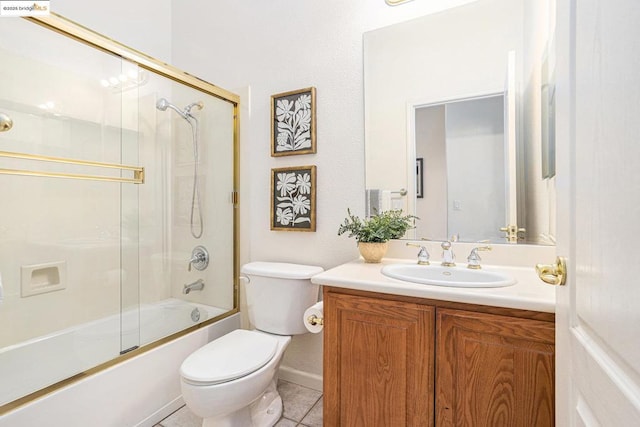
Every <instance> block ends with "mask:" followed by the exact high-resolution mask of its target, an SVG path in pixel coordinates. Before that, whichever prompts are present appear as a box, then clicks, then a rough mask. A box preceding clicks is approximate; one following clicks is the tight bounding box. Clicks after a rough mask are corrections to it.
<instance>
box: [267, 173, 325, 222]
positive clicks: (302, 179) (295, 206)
mask: <svg viewBox="0 0 640 427" xmlns="http://www.w3.org/2000/svg"><path fill="white" fill-rule="evenodd" d="M311 168H312V169H297V170H296V169H285V170H284V171H283V170H282V169H281V170H280V171H274V173H275V177H274V182H273V186H274V188H275V194H274V195H273V197H274V200H273V203H274V206H273V208H274V209H275V212H273V214H274V218H273V223H274V226H276V227H278V226H280V227H287V228H297V227H298V228H304V226H300V225H299V224H303V223H308V224H312V221H311V215H312V212H311V209H312V208H313V206H312V205H311V203H312V199H313V197H312V196H311V195H312V194H313V193H314V191H313V190H314V189H313V188H312V184H313V182H312V176H313V173H314V171H315V166H312V167H311Z"/></svg>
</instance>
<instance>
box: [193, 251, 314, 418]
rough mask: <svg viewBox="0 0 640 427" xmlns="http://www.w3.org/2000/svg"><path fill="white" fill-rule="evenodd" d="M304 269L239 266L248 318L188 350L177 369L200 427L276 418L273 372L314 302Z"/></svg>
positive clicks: (279, 405)
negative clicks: (247, 324)
mask: <svg viewBox="0 0 640 427" xmlns="http://www.w3.org/2000/svg"><path fill="white" fill-rule="evenodd" d="M322 271H323V269H322V268H321V267H313V266H308V265H298V264H286V263H274V262H252V263H249V264H246V265H244V266H243V267H242V273H243V274H244V275H246V276H247V277H248V279H249V281H248V283H247V285H246V296H247V306H248V312H249V319H250V320H251V324H252V325H253V326H254V327H255V328H256V330H252V331H247V330H244V329H238V330H235V331H233V332H230V333H228V334H226V335H224V336H223V337H220V338H218V339H217V340H215V341H212V342H210V343H209V344H207V345H205V346H204V347H202V348H200V349H198V350H196V351H195V352H193V353H192V354H191V355H190V356H189V357H187V358H186V359H185V361H184V362H183V363H182V366H181V367H180V377H181V381H180V383H181V387H182V396H183V398H184V401H185V403H186V404H187V406H188V407H189V409H191V411H192V412H193V413H194V414H196V415H198V416H200V417H202V418H204V422H203V424H202V425H203V427H213V426H216V427H218V426H224V427H249V426H255V427H270V426H272V425H274V424H275V423H276V422H277V421H278V419H279V418H280V416H281V415H282V399H281V398H280V395H279V394H278V392H277V390H276V381H277V378H276V374H277V372H278V368H279V366H280V362H281V360H282V355H283V354H284V351H285V349H286V348H287V345H289V342H290V341H291V335H299V334H304V333H306V332H308V331H307V329H306V328H305V326H304V322H303V314H304V311H305V310H306V309H307V308H308V307H309V306H311V305H313V304H315V303H316V302H317V300H318V286H317V285H314V284H312V283H311V281H310V280H309V279H310V278H311V277H312V276H314V275H315V274H318V273H320V272H322Z"/></svg>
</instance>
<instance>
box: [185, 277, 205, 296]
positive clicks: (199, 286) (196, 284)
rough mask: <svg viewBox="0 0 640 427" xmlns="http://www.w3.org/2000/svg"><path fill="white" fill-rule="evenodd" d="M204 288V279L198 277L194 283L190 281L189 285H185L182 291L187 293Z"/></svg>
mask: <svg viewBox="0 0 640 427" xmlns="http://www.w3.org/2000/svg"><path fill="white" fill-rule="evenodd" d="M203 289H204V280H202V279H198V280H196V281H195V282H193V283H189V284H188V285H184V287H183V288H182V293H183V294H185V295H187V294H189V292H191V291H201V290H203Z"/></svg>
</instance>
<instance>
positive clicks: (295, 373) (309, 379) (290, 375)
mask: <svg viewBox="0 0 640 427" xmlns="http://www.w3.org/2000/svg"><path fill="white" fill-rule="evenodd" d="M278 378H280V379H281V380H285V381H289V382H290V383H294V384H298V385H301V386H303V387H308V388H311V389H313V390H317V391H322V375H317V374H310V373H309V372H304V371H299V370H297V369H293V368H290V367H288V366H280V370H279V371H278Z"/></svg>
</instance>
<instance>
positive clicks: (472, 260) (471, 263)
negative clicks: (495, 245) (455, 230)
mask: <svg viewBox="0 0 640 427" xmlns="http://www.w3.org/2000/svg"><path fill="white" fill-rule="evenodd" d="M490 250H491V246H478V247H477V248H473V249H471V253H470V254H469V256H468V257H467V268H471V269H474V270H479V269H481V268H482V266H481V265H480V261H482V258H480V255H479V254H478V251H490Z"/></svg>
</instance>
